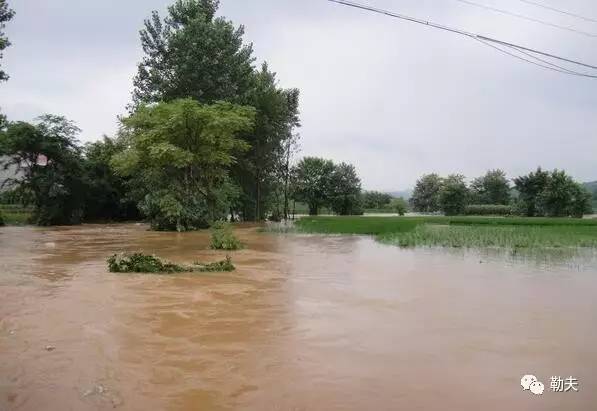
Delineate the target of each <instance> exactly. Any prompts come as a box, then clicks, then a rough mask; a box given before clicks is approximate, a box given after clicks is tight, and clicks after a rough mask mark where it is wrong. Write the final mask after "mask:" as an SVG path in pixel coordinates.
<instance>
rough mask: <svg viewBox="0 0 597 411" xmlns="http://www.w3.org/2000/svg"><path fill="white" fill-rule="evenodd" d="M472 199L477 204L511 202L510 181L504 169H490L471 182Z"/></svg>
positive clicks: (503, 203)
mask: <svg viewBox="0 0 597 411" xmlns="http://www.w3.org/2000/svg"><path fill="white" fill-rule="evenodd" d="M471 194H472V201H473V202H474V203H475V204H501V205H507V204H509V203H510V183H509V182H508V179H507V178H506V173H505V172H504V171H502V170H499V169H498V170H489V171H488V172H487V173H486V174H485V175H484V176H482V177H479V178H476V179H474V180H473V182H472V183H471Z"/></svg>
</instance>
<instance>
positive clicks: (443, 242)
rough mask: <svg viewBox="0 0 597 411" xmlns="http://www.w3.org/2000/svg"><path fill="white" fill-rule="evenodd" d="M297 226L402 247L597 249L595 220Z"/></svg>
mask: <svg viewBox="0 0 597 411" xmlns="http://www.w3.org/2000/svg"><path fill="white" fill-rule="evenodd" d="M296 227H297V231H299V232H306V233H323V234H369V235H375V236H376V237H377V239H378V240H380V241H382V242H384V243H387V244H394V245H399V246H402V247H415V246H429V247H466V248H492V247H496V248H513V249H515V248H560V247H594V248H597V220H582V219H572V218H499V217H497V218H491V217H308V218H302V219H300V220H298V221H297V222H296Z"/></svg>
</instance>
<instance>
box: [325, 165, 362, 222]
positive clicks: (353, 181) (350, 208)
mask: <svg viewBox="0 0 597 411" xmlns="http://www.w3.org/2000/svg"><path fill="white" fill-rule="evenodd" d="M329 188H330V193H329V205H330V208H331V209H332V211H334V213H336V214H338V215H355V214H362V212H363V210H362V199H361V179H360V178H359V176H358V174H357V171H356V169H355V167H354V166H353V165H352V164H346V163H340V164H338V165H336V166H335V167H334V171H333V172H332V175H331V180H330V186H329Z"/></svg>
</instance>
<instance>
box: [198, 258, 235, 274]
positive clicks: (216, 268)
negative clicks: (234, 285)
mask: <svg viewBox="0 0 597 411" xmlns="http://www.w3.org/2000/svg"><path fill="white" fill-rule="evenodd" d="M195 265H196V266H199V268H198V271H200V272H204V273H222V272H230V271H234V270H236V267H235V266H234V264H232V259H231V258H230V256H229V255H227V256H226V259H225V260H223V261H217V262H215V263H209V264H203V263H195Z"/></svg>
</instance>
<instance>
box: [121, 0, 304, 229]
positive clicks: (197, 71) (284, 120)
mask: <svg viewBox="0 0 597 411" xmlns="http://www.w3.org/2000/svg"><path fill="white" fill-rule="evenodd" d="M218 6H219V2H218V1H215V0H177V1H175V3H174V4H173V5H172V6H170V7H169V8H168V14H167V16H166V17H165V18H163V19H162V18H161V17H160V16H159V14H158V13H157V12H153V14H152V16H151V18H150V19H148V20H146V21H145V26H144V28H143V30H141V43H142V47H143V51H144V52H145V56H144V57H143V60H142V61H141V63H140V64H139V67H138V72H137V75H136V77H135V80H134V86H135V87H134V91H133V105H132V108H134V107H136V106H138V105H139V104H143V103H153V102H160V101H166V102H168V101H172V100H174V99H180V98H192V99H194V100H196V101H198V102H200V103H203V104H212V103H214V102H216V101H227V102H231V103H236V104H243V105H249V106H252V107H255V108H256V110H257V114H256V119H255V127H254V128H253V131H251V132H248V133H244V134H243V135H242V136H241V137H242V138H243V139H244V140H245V141H246V142H247V143H248V144H249V146H250V149H249V150H248V151H247V152H246V153H245V154H244V155H240V156H239V158H238V163H237V164H236V165H235V167H234V169H233V170H232V173H231V178H232V179H233V181H234V183H235V184H236V185H237V186H238V187H240V189H241V195H240V196H239V198H238V201H237V202H235V203H234V204H231V205H232V209H231V210H230V211H231V214H232V215H237V214H238V215H240V216H242V218H244V219H245V220H262V219H264V218H265V217H266V215H267V214H268V213H270V212H271V211H272V209H273V208H277V207H278V203H279V202H280V200H279V198H280V197H281V196H280V195H279V194H280V193H282V197H284V198H286V200H285V201H284V200H282V201H284V203H285V204H286V206H285V207H284V210H285V214H287V209H288V207H287V203H288V201H287V198H288V190H287V188H288V184H287V182H288V176H289V170H290V166H289V160H288V156H287V154H288V153H289V152H292V150H288V148H289V147H290V146H292V145H293V142H295V141H296V140H294V139H293V138H292V136H293V129H294V128H295V127H297V126H299V120H298V97H299V93H298V90H296V89H282V88H280V87H279V86H278V84H277V81H276V78H275V74H274V73H273V72H271V71H270V70H269V68H268V66H267V65H266V64H263V65H262V67H261V69H259V70H256V69H255V68H254V58H253V56H252V45H250V44H245V43H243V34H244V29H243V27H242V26H240V27H235V26H234V24H233V23H232V22H230V21H227V20H226V19H224V18H222V17H216V16H215V14H216V11H217V10H218ZM285 165H286V167H285ZM284 169H285V170H286V171H285V176H286V177H285V179H284V180H283V181H284V182H283V183H282V187H280V172H281V171H282V170H284Z"/></svg>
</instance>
